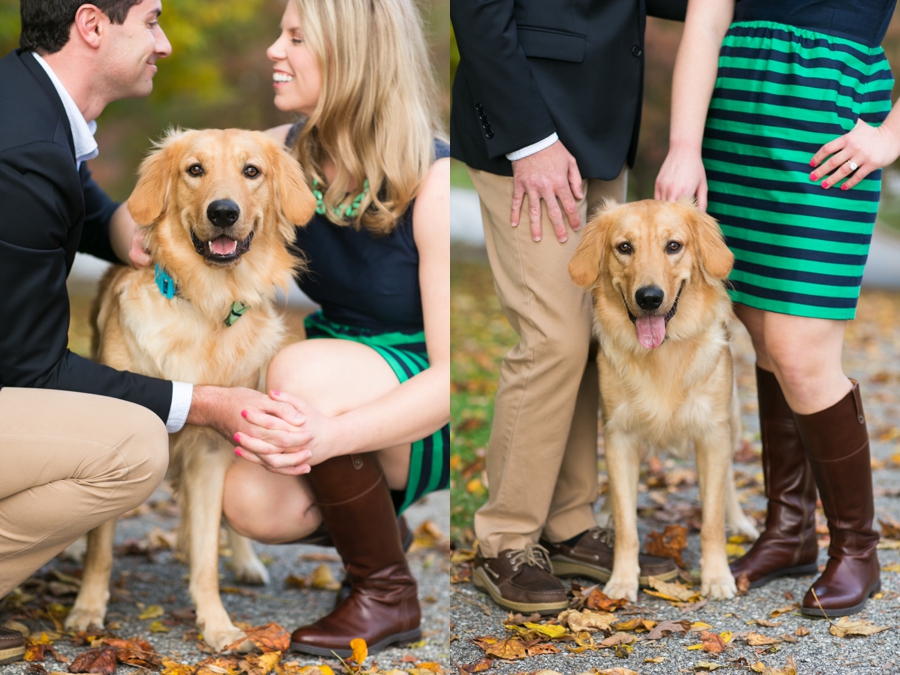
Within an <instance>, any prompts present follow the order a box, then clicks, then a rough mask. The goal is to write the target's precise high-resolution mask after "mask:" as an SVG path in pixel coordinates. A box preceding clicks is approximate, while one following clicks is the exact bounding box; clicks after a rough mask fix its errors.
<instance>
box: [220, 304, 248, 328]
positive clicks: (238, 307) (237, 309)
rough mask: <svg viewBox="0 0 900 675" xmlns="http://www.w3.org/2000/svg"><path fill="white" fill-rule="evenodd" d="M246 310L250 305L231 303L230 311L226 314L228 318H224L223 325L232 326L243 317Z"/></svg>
mask: <svg viewBox="0 0 900 675" xmlns="http://www.w3.org/2000/svg"><path fill="white" fill-rule="evenodd" d="M248 309H250V305H245V304H244V303H243V302H232V303H231V311H230V312H228V316H226V317H225V325H226V326H232V325H234V322H235V321H237V320H238V319H240V318H241V317H242V316H244V312H246V311H247V310H248Z"/></svg>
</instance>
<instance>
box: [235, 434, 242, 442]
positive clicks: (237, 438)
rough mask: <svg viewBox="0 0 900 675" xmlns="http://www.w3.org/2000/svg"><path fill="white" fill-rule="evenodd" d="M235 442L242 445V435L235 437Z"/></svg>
mask: <svg viewBox="0 0 900 675" xmlns="http://www.w3.org/2000/svg"><path fill="white" fill-rule="evenodd" d="M234 442H235V443H240V442H241V435H240V434H235V435H234Z"/></svg>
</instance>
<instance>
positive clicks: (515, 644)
mask: <svg viewBox="0 0 900 675" xmlns="http://www.w3.org/2000/svg"><path fill="white" fill-rule="evenodd" d="M472 642H474V643H475V644H477V645H478V646H479V647H481V648H482V649H483V650H484V653H485V654H487V655H488V656H495V657H497V658H498V659H506V660H509V661H512V660H516V659H524V658H525V657H526V656H528V654H526V653H525V643H524V642H523V641H522V640H521V639H520V638H517V637H511V638H507V639H506V640H497V638H494V637H488V638H474V639H473V640H472Z"/></svg>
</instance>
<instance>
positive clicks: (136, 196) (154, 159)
mask: <svg viewBox="0 0 900 675" xmlns="http://www.w3.org/2000/svg"><path fill="white" fill-rule="evenodd" d="M183 135H184V133H183V132H181V131H171V132H169V134H168V135H167V136H166V138H165V139H164V140H162V141H161V142H159V143H158V144H157V145H156V149H155V150H154V151H153V152H152V153H150V155H148V156H147V158H146V159H144V161H143V162H141V168H140V170H139V171H138V173H139V174H140V178H139V179H138V183H137V185H136V186H135V187H134V191H133V192H132V193H131V196H130V197H129V198H128V211H129V212H130V213H131V217H132V218H134V220H135V221H136V222H137V224H138V225H149V224H150V223H153V222H154V221H156V219H157V218H159V217H160V216H161V215H162V214H163V213H165V211H166V204H167V202H168V199H169V191H170V190H171V185H170V179H171V177H172V172H173V171H174V170H177V167H174V168H173V166H172V164H171V153H172V151H173V150H172V148H173V145H174V142H175V141H176V140H177V139H178V138H181V136H183Z"/></svg>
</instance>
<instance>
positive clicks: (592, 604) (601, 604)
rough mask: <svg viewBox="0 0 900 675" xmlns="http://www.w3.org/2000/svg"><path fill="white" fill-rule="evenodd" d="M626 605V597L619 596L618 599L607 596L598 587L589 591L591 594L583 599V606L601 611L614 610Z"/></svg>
mask: <svg viewBox="0 0 900 675" xmlns="http://www.w3.org/2000/svg"><path fill="white" fill-rule="evenodd" d="M626 605H628V599H627V598H620V599H619V600H613V599H611V598H607V597H606V595H604V593H603V591H601V590H600V589H599V588H595V589H594V590H593V591H591V594H590V595H588V597H587V598H586V599H585V601H584V606H585V607H586V608H587V609H594V610H600V611H601V612H614V611H616V610H617V609H621V608H622V607H625V606H626Z"/></svg>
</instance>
